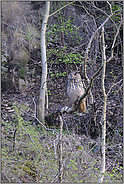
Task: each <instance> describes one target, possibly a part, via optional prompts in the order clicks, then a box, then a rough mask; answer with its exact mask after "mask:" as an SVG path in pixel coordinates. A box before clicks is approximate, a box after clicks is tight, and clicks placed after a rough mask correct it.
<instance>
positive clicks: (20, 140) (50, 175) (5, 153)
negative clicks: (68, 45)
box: [1, 76, 123, 183]
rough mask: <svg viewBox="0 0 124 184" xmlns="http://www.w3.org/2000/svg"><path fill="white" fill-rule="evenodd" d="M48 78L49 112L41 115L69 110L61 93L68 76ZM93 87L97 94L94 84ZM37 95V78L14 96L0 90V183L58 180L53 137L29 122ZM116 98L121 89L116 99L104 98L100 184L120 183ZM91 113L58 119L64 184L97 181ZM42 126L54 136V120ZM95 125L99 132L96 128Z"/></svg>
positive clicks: (97, 141)
mask: <svg viewBox="0 0 124 184" xmlns="http://www.w3.org/2000/svg"><path fill="white" fill-rule="evenodd" d="M48 80H50V82H48V85H47V88H48V94H49V95H48V99H49V101H48V107H49V108H48V109H46V111H45V115H46V116H47V115H48V114H50V113H53V112H55V111H56V110H58V109H60V108H62V107H64V106H67V105H69V106H71V104H70V101H69V98H68V96H67V93H66V86H67V77H63V76H62V77H57V78H56V79H55V78H53V79H52V78H50V79H48ZM97 83H98V84H99V79H98V78H97V81H96V82H95V84H94V85H96V84H97ZM94 89H97V90H98V91H100V89H98V87H97V86H94ZM107 90H108V89H107ZM39 91H40V79H37V82H36V83H35V82H33V83H32V84H31V86H30V88H28V89H26V90H25V91H23V92H20V93H19V94H16V93H15V94H13V93H12V94H7V93H5V92H3V93H2V95H1V110H2V123H1V136H2V138H1V148H2V149H1V157H2V160H1V163H2V166H1V171H2V174H1V175H2V183H5V182H8V183H13V182H18V183H30V182H44V183H45V182H57V181H58V175H59V173H58V167H59V160H58V157H59V156H58V144H59V142H58V141H59V137H58V134H57V133H55V132H54V131H46V130H45V129H43V127H42V126H41V125H40V124H39V123H38V122H37V120H36V119H35V118H34V115H35V110H36V114H37V108H36V107H37V106H38V99H39ZM121 95H122V89H120V91H119V90H118V94H115V96H117V97H118V98H119V99H118V98H115V96H114V93H111V95H110V96H109V99H108V109H107V118H108V120H109V121H108V122H109V126H107V144H106V169H107V170H106V175H105V182H122V180H123V160H122V158H123V156H122V155H123V154H122V150H123V131H122V128H123V127H122V118H123V116H122V107H121V105H120V104H121V103H122V98H120V96H121ZM94 96H95V100H96V105H97V108H98V112H97V121H99V120H100V117H101V113H102V105H100V104H101V102H100V99H99V97H98V95H97V93H95V95H94ZM92 111H93V110H92V109H91V107H90V106H88V107H87V111H86V113H85V114H84V116H83V117H80V116H79V115H78V114H76V113H73V114H68V115H67V114H64V115H63V122H64V127H63V138H62V140H63V182H97V180H98V178H99V174H100V173H99V170H100V159H101V158H100V131H99V133H98V134H97V135H96V136H94V134H92V133H94V132H93V131H91V129H92V128H93V127H92V126H93V125H92ZM115 124H116V126H115ZM45 126H46V127H47V128H51V129H53V130H56V131H57V132H59V120H58V119H53V120H51V119H50V121H48V122H46V123H45ZM96 127H97V128H99V127H100V125H98V126H96ZM113 127H114V131H112V129H113ZM82 129H83V130H82ZM96 130H98V129H96ZM116 130H118V132H117V131H116ZM89 131H90V132H91V133H89Z"/></svg>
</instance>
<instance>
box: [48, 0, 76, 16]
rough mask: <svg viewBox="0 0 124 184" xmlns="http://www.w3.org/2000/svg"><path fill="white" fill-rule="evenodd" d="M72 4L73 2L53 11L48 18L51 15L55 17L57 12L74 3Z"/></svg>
mask: <svg viewBox="0 0 124 184" xmlns="http://www.w3.org/2000/svg"><path fill="white" fill-rule="evenodd" d="M74 2H75V1H73V2H70V3H68V4H66V5H64V6H63V7H61V8H60V9H58V10H57V11H55V12H54V13H52V14H50V15H49V17H51V16H52V15H55V14H56V13H57V12H59V11H60V10H62V9H63V8H65V7H66V6H68V5H70V4H72V3H74Z"/></svg>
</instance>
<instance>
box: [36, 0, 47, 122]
mask: <svg viewBox="0 0 124 184" xmlns="http://www.w3.org/2000/svg"><path fill="white" fill-rule="evenodd" d="M49 9H50V1H46V5H45V13H44V17H43V22H42V28H41V61H42V79H41V88H40V97H39V105H38V118H39V120H40V121H41V122H43V121H44V117H45V116H44V112H45V91H46V79H47V61H46V43H45V33H46V25H47V20H48V17H49Z"/></svg>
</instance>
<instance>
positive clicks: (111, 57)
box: [107, 19, 123, 63]
mask: <svg viewBox="0 0 124 184" xmlns="http://www.w3.org/2000/svg"><path fill="white" fill-rule="evenodd" d="M122 22H123V19H121V22H120V25H119V28H118V30H117V33H116V35H115V38H114V41H113V44H112V49H111V50H112V51H111V56H110V58H109V59H108V60H107V63H108V62H109V61H111V60H112V59H113V52H114V45H115V41H116V38H117V36H118V33H119V30H120V27H121V25H122Z"/></svg>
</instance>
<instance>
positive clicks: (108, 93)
mask: <svg viewBox="0 0 124 184" xmlns="http://www.w3.org/2000/svg"><path fill="white" fill-rule="evenodd" d="M122 80H123V79H121V80H120V81H118V82H116V83H114V84H113V85H111V87H110V89H109V91H108V93H107V97H108V95H109V93H110V91H111V89H112V88H113V87H114V86H116V85H117V84H119V83H120V82H121V81H122Z"/></svg>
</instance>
